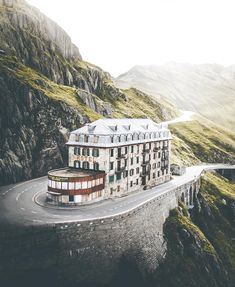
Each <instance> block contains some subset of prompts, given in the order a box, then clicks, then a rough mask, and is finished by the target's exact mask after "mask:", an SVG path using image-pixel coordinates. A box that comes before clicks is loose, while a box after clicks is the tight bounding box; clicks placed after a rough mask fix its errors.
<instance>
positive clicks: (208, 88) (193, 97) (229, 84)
mask: <svg viewBox="0 0 235 287" xmlns="http://www.w3.org/2000/svg"><path fill="white" fill-rule="evenodd" d="M115 81H116V83H117V85H118V86H119V87H121V88H129V87H135V88H137V89H140V90H142V91H143V92H145V93H147V94H150V95H153V96H155V97H156V98H158V99H161V98H166V99H168V100H169V101H171V102H172V103H174V104H175V105H176V106H177V107H178V108H180V109H184V110H191V111H196V112H198V113H200V114H202V115H203V116H205V117H207V118H209V119H210V120H213V121H216V122H217V123H219V124H221V125H223V126H224V127H226V128H230V129H232V130H235V112H234V111H235V65H232V66H229V67H223V66H221V65H217V64H204V65H193V64H182V63H174V62H172V63H168V64H166V65H162V66H134V67H133V68H132V69H130V70H129V71H128V72H126V73H124V74H122V75H120V76H119V77H118V78H117V79H116V80H115Z"/></svg>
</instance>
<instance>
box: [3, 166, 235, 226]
mask: <svg viewBox="0 0 235 287" xmlns="http://www.w3.org/2000/svg"><path fill="white" fill-rule="evenodd" d="M219 168H232V169H235V166H228V165H223V164H218V165H216V164H213V165H203V166H193V167H189V168H187V169H186V173H185V174H184V175H182V176H177V177H174V179H172V180H171V181H169V182H167V183H164V184H162V185H159V186H157V187H154V188H152V189H149V190H143V191H139V192H135V193H132V194H130V195H128V196H124V197H120V198H115V199H107V200H103V201H101V202H97V203H94V204H89V205H86V206H77V207H74V208H69V207H63V208H56V207H53V206H52V207H51V208H49V207H45V206H41V205H39V204H37V203H36V202H35V201H39V202H43V200H44V199H45V197H46V190H47V177H41V178H36V179H33V180H29V181H25V182H21V183H19V184H12V185H8V186H2V187H0V223H4V224H20V225H38V224H39V225H43V224H50V223H66V222H72V221H76V222H79V221H85V220H94V219H98V218H99V219H104V218H106V217H110V216H114V215H117V214H121V213H125V212H128V211H130V210H132V209H134V208H136V207H138V206H140V205H142V204H144V203H145V202H147V201H149V200H151V199H153V198H156V197H158V196H161V195H163V194H164V193H167V192H168V191H171V190H174V189H175V188H176V187H179V186H181V185H183V184H186V183H188V182H190V181H192V180H196V179H197V178H198V177H199V176H200V174H201V172H202V171H203V170H210V169H219ZM35 199H36V200H35Z"/></svg>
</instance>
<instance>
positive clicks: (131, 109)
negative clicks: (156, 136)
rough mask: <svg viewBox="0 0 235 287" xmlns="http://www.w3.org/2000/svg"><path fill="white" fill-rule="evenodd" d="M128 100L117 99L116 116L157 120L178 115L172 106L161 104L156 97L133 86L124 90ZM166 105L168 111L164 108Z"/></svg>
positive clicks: (115, 105) (115, 103) (115, 104)
mask: <svg viewBox="0 0 235 287" xmlns="http://www.w3.org/2000/svg"><path fill="white" fill-rule="evenodd" d="M122 92H123V93H124V94H125V95H126V97H127V101H125V100H124V99H122V98H119V99H117V100H116V101H115V102H114V103H113V104H114V107H115V110H114V117H116V118H118V117H127V118H146V117H148V118H151V119H153V120H154V121H156V122H159V121H162V120H166V119H167V118H172V117H174V116H177V111H176V110H175V109H174V108H173V107H171V106H164V105H161V104H160V103H159V102H157V100H155V99H154V98H152V97H150V96H147V95H146V94H144V93H142V92H140V91H138V90H136V89H134V88H131V89H127V90H122ZM164 107H165V110H166V113H165V114H164V112H163V109H164Z"/></svg>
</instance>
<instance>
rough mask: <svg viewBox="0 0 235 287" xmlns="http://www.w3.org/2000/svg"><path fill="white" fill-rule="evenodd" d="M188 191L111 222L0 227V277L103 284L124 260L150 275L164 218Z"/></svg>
mask: <svg viewBox="0 0 235 287" xmlns="http://www.w3.org/2000/svg"><path fill="white" fill-rule="evenodd" d="M188 187H189V185H185V186H183V187H182V188H181V189H177V190H176V191H169V192H167V193H166V194H164V195H160V196H158V197H156V198H155V199H152V200H150V201H148V202H146V203H145V204H143V205H141V206H139V207H137V208H135V209H134V210H132V211H130V212H128V213H125V214H122V215H118V216H115V217H110V218H104V219H99V220H95V221H84V222H72V223H63V224H62V223H60V224H55V225H48V226H32V227H20V226H1V233H0V248H1V249H0V254H1V257H0V275H1V276H2V278H5V281H6V282H7V281H8V280H10V279H9V278H12V272H14V274H15V275H14V278H17V276H19V280H22V278H27V280H30V276H31V277H32V282H33V280H34V279H33V278H35V276H37V274H40V278H44V281H45V280H46V279H45V278H47V277H49V278H53V280H54V281H53V282H54V283H55V282H56V283H57V284H59V282H65V281H66V283H67V284H68V285H67V286H70V285H69V284H74V282H75V283H81V282H82V284H85V285H82V286H86V284H88V283H91V284H93V283H96V284H97V283H100V284H106V283H108V282H110V280H111V279H112V278H113V276H114V275H115V274H116V272H117V269H118V266H119V262H120V260H121V258H122V257H123V256H125V257H126V258H128V259H129V260H130V261H132V262H135V263H136V265H137V267H138V269H139V270H140V271H141V272H142V273H143V274H145V273H146V272H148V273H149V272H151V271H152V270H154V269H155V268H156V267H157V266H158V263H159V260H161V259H162V258H163V257H164V254H165V252H166V244H165V242H164V238H163V224H164V222H165V219H166V218H167V217H168V216H169V212H170V210H171V209H174V208H175V207H177V205H178V198H179V197H180V196H181V193H182V192H183V191H185V189H187V190H188ZM22 263H23V264H22ZM3 280H4V279H3ZM24 280H25V279H24ZM44 281H43V282H44ZM71 286H72V285H71ZM79 286H80V285H79Z"/></svg>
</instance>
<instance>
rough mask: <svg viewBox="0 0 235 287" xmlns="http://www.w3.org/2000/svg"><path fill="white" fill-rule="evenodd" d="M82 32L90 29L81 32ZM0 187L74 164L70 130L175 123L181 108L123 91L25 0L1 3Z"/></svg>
mask: <svg viewBox="0 0 235 287" xmlns="http://www.w3.org/2000/svg"><path fill="white" fill-rule="evenodd" d="M81 29H82V27H81ZM0 70H1V74H0V101H1V105H0V184H7V183H10V182H17V181H20V180H26V179H30V178H32V177H37V176H42V175H45V174H46V173H47V171H48V170H49V169H52V168H58V167H62V166H64V165H66V163H67V150H66V147H65V142H66V141H67V139H68V134H69V131H71V130H73V129H76V128H78V127H80V126H81V125H83V124H85V123H86V122H89V121H93V120H95V119H97V118H101V117H146V116H147V117H151V118H152V119H154V120H155V121H162V120H166V119H171V118H173V117H175V116H176V115H178V111H177V109H176V108H175V107H174V106H173V105H171V104H169V103H165V101H158V100H156V99H154V98H152V97H150V96H148V95H145V94H144V93H142V92H140V91H137V90H136V89H130V90H125V91H124V90H121V89H119V88H117V87H116V86H115V84H114V82H113V81H112V79H111V77H110V75H109V74H108V73H107V72H104V71H103V70H102V69H100V68H99V67H97V66H95V65H93V64H90V63H87V62H86V61H84V60H83V59H82V57H81V55H80V52H79V49H78V48H77V47H76V46H75V45H74V44H73V43H72V41H71V39H70V37H69V36H68V35H67V34H66V32H65V31H64V30H63V29H62V28H61V27H59V26H58V25H57V24H56V23H54V22H53V21H52V20H50V19H49V18H48V17H46V16H45V15H43V14H42V13H41V12H40V11H39V10H38V9H36V8H34V7H32V6H30V5H28V4H27V2H25V1H24V0H0Z"/></svg>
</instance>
